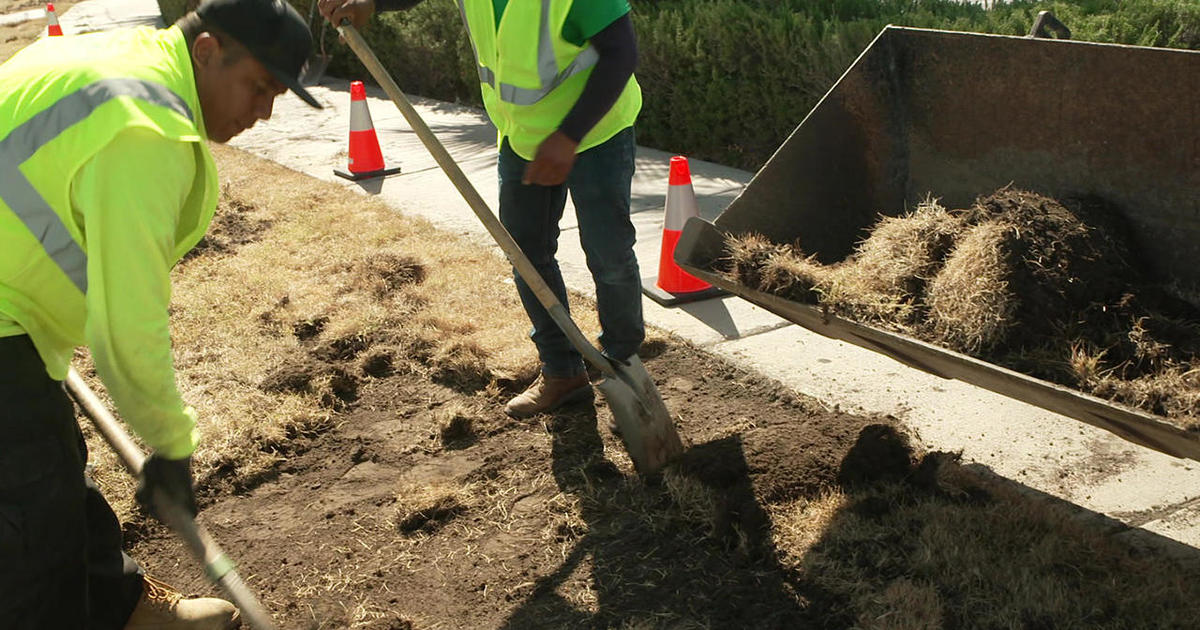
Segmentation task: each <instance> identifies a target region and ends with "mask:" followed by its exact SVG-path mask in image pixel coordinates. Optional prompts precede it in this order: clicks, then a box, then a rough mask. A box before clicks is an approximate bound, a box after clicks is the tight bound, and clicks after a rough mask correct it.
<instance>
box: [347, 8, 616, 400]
mask: <svg viewBox="0 0 1200 630" xmlns="http://www.w3.org/2000/svg"><path fill="white" fill-rule="evenodd" d="M338 32H339V33H340V34H341V35H342V38H343V39H345V40H346V43H347V44H348V45H349V46H350V49H351V50H353V51H354V54H355V55H358V58H359V60H361V61H362V62H363V65H365V66H366V67H367V70H368V71H369V72H370V73H371V76H373V77H375V80H376V81H378V82H379V85H380V86H381V87H383V91H384V92H387V95H388V96H389V97H390V98H391V99H392V102H393V103H395V105H396V107H397V108H398V109H399V110H400V113H401V114H403V115H404V119H405V120H407V121H408V124H409V126H410V127H412V130H413V131H414V132H416V134H417V137H418V138H420V139H421V142H422V143H423V144H424V145H425V148H426V149H427V150H428V151H429V153H430V155H432V156H433V159H434V160H435V161H436V162H437V163H438V166H441V167H442V170H443V171H445V173H446V176H447V177H449V178H450V182H451V183H453V184H454V187H455V188H457V189H458V192H459V194H461V195H462V197H463V199H464V200H466V202H467V205H468V206H470V207H471V210H472V211H473V212H474V213H475V216H477V217H479V220H480V221H481V222H482V223H483V226H484V227H485V228H487V231H488V233H489V234H491V235H492V238H493V239H495V241H496V244H497V245H499V246H500V249H501V250H502V251H503V252H504V255H505V256H507V257H508V260H509V262H511V263H512V265H513V267H516V269H517V273H518V274H519V275H520V276H521V278H522V279H523V280H525V283H526V284H528V285H529V288H530V289H531V290H532V291H533V293H534V295H536V296H537V299H538V301H539V302H541V303H542V306H544V307H545V308H546V311H547V312H549V313H550V317H552V318H554V322H555V323H556V324H558V327H559V328H561V329H562V331H563V333H564V334H565V335H566V336H567V339H568V340H569V341H570V342H571V345H573V346H575V349H576V350H578V351H579V353H580V354H582V355H583V358H584V359H586V360H587V361H588V363H591V364H592V365H594V366H596V368H597V369H599V370H600V371H601V372H603V373H604V374H605V375H606V376H611V377H615V376H616V372H615V370H614V369H613V367H612V364H611V363H609V362H608V360H607V359H605V358H604V355H603V354H601V353H600V351H599V350H597V349H596V347H595V346H593V345H592V344H591V342H589V341H588V340H587V337H585V336H584V334H583V332H582V331H580V330H579V327H578V326H577V325H576V324H575V322H574V320H572V319H571V316H570V314H569V313H568V312H567V309H566V308H565V307H564V306H563V305H562V303H561V302H559V301H558V298H557V297H556V296H555V295H554V292H553V291H552V290H551V289H550V286H549V285H547V284H546V281H545V280H544V279H542V275H541V274H540V273H538V271H537V269H535V268H534V266H533V263H531V262H530V261H529V258H527V257H526V256H525V253H524V252H522V251H521V248H520V246H518V245H517V242H516V241H515V240H513V237H512V235H510V234H509V233H508V230H506V229H504V225H503V224H502V223H500V220H499V219H497V218H496V215H495V214H493V213H492V211H491V209H490V208H488V205H487V202H486V201H484V200H483V197H481V196H480V195H479V191H477V190H476V189H475V186H474V185H472V184H471V181H470V180H468V179H467V176H466V175H465V174H464V173H463V172H462V169H460V168H459V167H458V164H457V163H456V162H455V161H454V158H452V157H450V152H449V151H447V150H446V147H445V146H443V145H442V142H441V141H440V140H438V139H437V136H435V135H433V132H432V131H430V129H429V125H427V124H425V121H424V120H423V119H422V118H421V115H420V114H418V113H417V110H416V109H414V108H413V106H412V103H409V102H408V98H407V97H405V96H404V93H403V92H401V91H400V87H399V86H397V85H396V82H395V81H393V80H392V76H391V75H390V74H389V73H388V71H387V69H386V68H384V67H383V64H382V63H380V62H379V58H378V57H376V56H375V53H374V52H373V51H372V50H371V47H370V46H368V45H367V42H366V40H364V39H363V38H362V35H360V34H359V33H358V30H356V29H355V28H354V27H353V26H352V25H351V24H350V22H349V20H343V21H342V24H341V26H338Z"/></svg>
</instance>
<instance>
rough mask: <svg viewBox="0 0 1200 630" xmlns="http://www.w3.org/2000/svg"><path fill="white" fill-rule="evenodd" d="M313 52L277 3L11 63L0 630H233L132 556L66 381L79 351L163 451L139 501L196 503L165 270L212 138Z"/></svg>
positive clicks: (4, 83)
mask: <svg viewBox="0 0 1200 630" xmlns="http://www.w3.org/2000/svg"><path fill="white" fill-rule="evenodd" d="M311 48H312V37H311V35H310V34H309V30H308V27H307V25H306V24H305V21H304V20H303V18H301V17H300V16H299V15H298V14H297V12H296V11H295V9H292V8H291V7H290V6H288V5H287V4H285V3H284V2H282V1H281V0H210V1H209V2H207V3H205V4H202V5H201V6H200V7H199V8H198V9H197V11H196V12H193V13H189V14H188V15H186V16H184V17H183V18H181V19H180V20H179V22H177V23H176V24H175V25H173V26H172V27H170V28H166V29H162V30H155V29H152V28H149V27H142V28H137V29H124V30H119V31H113V32H108V33H96V34H88V35H79V36H68V37H49V38H44V39H42V40H41V41H38V42H36V43H34V44H32V45H30V46H28V47H27V48H25V49H23V50H21V51H20V52H18V53H16V54H15V55H14V56H13V57H12V58H11V59H9V60H8V61H7V62H5V63H4V64H3V65H0V567H3V569H2V570H0V626H2V627H4V628H6V629H10V630H17V629H35V628H37V629H49V628H55V629H58V628H62V629H68V628H69V629H79V628H89V629H94V628H105V629H107V628H117V629H119V628H150V627H153V628H160V629H168V628H194V629H201V628H214V629H215V628H226V627H234V626H235V625H237V624H238V623H239V622H238V619H237V617H238V612H237V610H236V608H235V607H234V606H233V605H232V604H230V603H228V602H225V601H223V600H220V599H215V598H198V599H183V598H181V596H180V594H179V593H178V592H175V591H174V590H173V589H170V588H169V587H166V586H165V585H163V584H162V583H160V582H157V581H155V580H153V579H151V578H148V577H145V576H143V575H142V571H141V569H140V568H139V567H138V565H137V564H136V563H134V562H133V561H132V560H131V559H130V558H129V557H128V556H125V555H124V553H123V552H122V546H121V530H120V526H119V524H118V522H117V519H116V517H115V515H114V514H113V511H112V510H111V508H110V507H109V505H108V503H107V502H106V501H105V499H104V497H103V496H102V495H101V494H100V492H99V490H98V489H97V488H96V486H95V484H94V483H93V482H92V481H91V479H88V478H87V477H86V475H85V469H84V465H85V461H86V459H87V453H86V447H85V445H84V441H83V438H82V436H81V432H80V428H79V425H78V423H77V422H76V419H75V414H74V408H73V407H72V405H71V403H70V401H69V399H68V398H67V396H66V393H65V391H64V390H63V386H62V380H63V379H64V378H65V376H66V374H67V370H68V364H69V362H70V360H71V357H72V354H73V352H74V350H75V348H76V347H78V346H84V345H86V346H87V347H88V348H89V349H90V350H91V356H92V359H93V361H94V363H95V367H96V373H97V374H98V375H99V376H100V379H101V380H102V381H103V382H104V385H105V387H106V388H107V390H108V393H109V395H110V396H111V397H112V400H113V401H114V403H115V404H116V407H117V409H118V411H119V413H120V414H121V415H122V417H123V418H124V419H125V421H126V422H128V424H129V425H130V426H131V427H132V428H133V429H134V430H135V431H136V432H137V433H138V435H140V436H141V438H142V440H143V441H144V442H145V443H146V444H147V445H148V446H149V447H150V448H151V449H152V452H151V455H150V456H149V458H148V459H147V460H146V462H145V466H144V468H143V471H142V476H141V479H140V481H139V490H138V498H139V500H140V501H142V502H143V504H144V505H146V507H147V508H148V509H149V511H150V512H151V513H155V505H154V502H153V501H150V500H149V499H148V497H150V496H166V497H168V498H169V499H170V500H173V501H175V502H179V503H182V504H183V505H184V506H186V507H187V508H188V509H189V510H190V511H191V513H192V514H195V512H196V503H195V496H194V494H193V488H192V475H191V461H190V456H191V454H192V452H193V450H194V449H195V448H196V443H197V431H196V416H195V413H194V412H193V410H192V409H191V408H189V407H187V406H185V405H184V403H183V401H182V399H181V398H180V394H179V391H178V389H177V387H176V383H175V374H174V368H173V365H172V356H171V341H170V334H169V330H168V305H169V301H170V295H171V285H170V278H169V272H170V270H171V267H172V266H173V265H174V264H175V263H176V262H177V261H178V260H179V259H180V258H181V257H182V256H183V255H184V253H186V252H187V251H188V250H189V249H191V248H192V246H194V245H195V244H196V243H197V241H199V240H200V238H201V236H203V234H204V232H205V230H206V229H207V228H208V224H209V222H210V221H211V219H212V216H213V212H214V210H215V209H216V204H217V193H218V186H217V173H216V168H215V165H214V163H213V159H212V155H211V154H210V152H209V148H208V145H207V140H213V141H215V142H225V141H227V140H229V139H230V138H232V137H234V136H236V135H237V134H239V133H241V132H242V131H244V130H246V129H248V128H249V127H251V126H252V125H253V124H254V123H255V122H257V121H258V120H260V119H262V120H265V119H267V118H269V117H270V115H271V110H272V106H273V104H274V100H275V98H276V97H277V96H279V95H280V94H282V93H283V92H284V91H286V90H287V88H291V89H292V90H293V91H294V92H296V93H297V94H299V95H300V96H301V97H302V98H304V99H305V100H306V101H308V102H309V103H310V104H311V105H314V106H317V103H316V101H315V100H313V99H312V97H311V96H310V95H308V94H307V92H305V91H304V90H303V89H302V88H301V87H300V86H299V84H298V83H297V80H296V79H297V77H298V75H299V73H300V70H301V66H302V65H303V63H304V61H305V60H306V59H307V57H308V55H309V53H310V51H311Z"/></svg>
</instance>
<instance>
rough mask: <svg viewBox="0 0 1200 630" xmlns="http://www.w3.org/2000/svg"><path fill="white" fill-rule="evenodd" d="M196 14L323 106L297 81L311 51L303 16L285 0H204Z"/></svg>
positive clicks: (308, 100) (306, 98) (282, 80)
mask: <svg viewBox="0 0 1200 630" xmlns="http://www.w3.org/2000/svg"><path fill="white" fill-rule="evenodd" d="M196 14H197V15H199V16H200V17H201V18H203V19H204V21H205V22H207V23H208V24H210V25H212V26H215V27H217V28H219V29H221V30H222V31H224V32H225V33H227V34H228V35H229V36H230V37H232V38H234V39H235V40H237V42H238V43H239V44H241V45H242V46H245V47H246V50H249V51H250V54H251V55H254V58H255V59H257V60H258V61H259V63H261V64H262V65H263V66H264V67H265V68H266V69H267V70H268V71H270V72H271V74H272V75H274V77H275V78H276V79H278V80H279V82H280V83H282V84H284V85H286V86H287V87H288V89H290V90H291V91H292V92H295V93H296V96H299V97H300V98H301V99H303V100H304V102H305V103H308V104H309V105H312V106H313V107H316V108H317V109H321V104H320V103H318V102H317V99H315V98H313V97H312V94H309V93H308V90H306V89H304V88H303V87H301V85H300V81H299V80H298V78H299V76H300V71H301V69H303V68H304V63H305V62H306V61H307V60H308V55H309V53H311V52H312V33H309V31H308V24H306V23H305V22H304V18H302V17H300V14H299V13H297V12H296V10H295V9H293V8H292V6H291V5H290V4H288V3H287V2H285V1H284V0H205V1H204V2H203V3H201V4H200V6H199V7H197V8H196Z"/></svg>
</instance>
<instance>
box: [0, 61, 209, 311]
mask: <svg viewBox="0 0 1200 630" xmlns="http://www.w3.org/2000/svg"><path fill="white" fill-rule="evenodd" d="M119 96H128V97H130V98H136V99H138V100H142V101H146V102H147V103H151V104H153V105H160V106H162V107H166V108H168V109H171V110H174V111H175V112H178V113H179V114H180V115H183V116H186V117H187V118H188V120H192V121H193V122H194V121H195V119H194V118H193V117H192V110H191V108H190V107H188V104H187V102H186V101H184V100H183V99H182V98H181V97H180V96H179V95H177V94H175V93H174V92H172V91H171V90H169V89H167V88H166V87H165V86H163V85H160V84H158V83H153V82H150V81H142V80H139V79H102V80H100V81H96V82H95V83H91V84H88V85H85V86H84V87H82V88H79V89H78V90H76V91H75V92H72V93H71V94H68V95H67V96H64V97H63V98H61V99H59V100H58V101H57V102H56V103H54V104H53V105H51V106H50V107H48V108H46V109H44V110H42V111H40V112H38V113H37V114H36V115H34V116H33V118H30V119H29V120H27V121H25V122H24V123H22V124H21V126H20V127H17V128H16V129H13V130H12V132H11V133H9V134H8V136H7V137H5V138H4V139H3V140H0V199H3V200H4V203H6V204H8V207H9V208H12V210H13V212H15V213H16V215H17V217H19V218H20V219H21V222H22V223H24V224H25V227H26V228H28V229H29V231H30V232H32V233H33V235H34V236H36V237H37V239H38V241H40V242H41V244H42V248H43V249H45V250H46V253H47V254H48V255H49V256H50V258H51V259H52V260H53V261H54V263H55V264H57V265H58V267H59V269H62V270H63V273H65V274H67V277H68V278H70V279H71V282H72V283H74V285H75V287H76V288H78V289H79V290H80V291H81V292H82V293H85V294H86V293H87V254H85V253H83V250H82V249H80V248H79V244H78V243H76V242H75V240H74V239H72V238H71V233H70V231H68V230H67V227H66V226H65V225H63V222H62V219H60V218H59V216H58V215H57V214H55V212H54V209H53V208H51V207H50V204H48V203H46V200H45V199H44V198H43V197H42V195H41V194H40V193H39V192H38V191H37V189H36V188H34V187H33V184H31V183H30V182H29V180H28V179H27V178H26V177H25V174H24V173H22V172H21V170H20V166H21V164H23V163H24V162H25V161H26V160H28V159H29V158H31V157H33V154H34V153H36V152H37V151H38V149H40V148H42V147H43V146H45V145H46V144H48V143H49V142H50V141H51V140H54V139H55V138H56V137H58V134H60V133H62V132H63V131H65V130H66V129H67V128H68V127H70V126H71V125H74V124H75V123H77V122H80V121H82V120H83V119H85V118H87V117H88V116H90V115H91V113H92V112H93V111H95V110H96V109H97V108H99V107H100V106H101V105H103V104H104V103H106V102H108V101H109V100H111V99H114V98H117V97H119Z"/></svg>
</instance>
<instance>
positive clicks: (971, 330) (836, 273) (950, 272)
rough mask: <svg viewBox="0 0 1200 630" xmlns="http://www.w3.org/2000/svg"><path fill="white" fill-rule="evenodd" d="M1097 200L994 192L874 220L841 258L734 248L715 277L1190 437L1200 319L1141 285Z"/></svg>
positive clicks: (753, 240)
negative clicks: (1016, 374)
mask: <svg viewBox="0 0 1200 630" xmlns="http://www.w3.org/2000/svg"><path fill="white" fill-rule="evenodd" d="M1127 233H1128V231H1127V230H1126V229H1125V228H1124V226H1123V224H1122V219H1121V216H1120V214H1119V213H1118V212H1117V211H1116V210H1115V209H1113V208H1111V207H1110V206H1109V205H1108V204H1106V203H1104V202H1103V201H1100V200H1097V199H1093V198H1085V199H1067V200H1062V201H1058V200H1054V199H1050V198H1048V197H1045V196H1042V195H1038V194H1036V193H1031V192H1026V191H1021V190H1015V189H1012V188H1003V189H1001V190H998V191H996V192H995V193H993V194H991V195H988V196H986V197H982V198H980V199H978V200H977V201H976V202H975V204H974V205H972V206H971V207H969V208H966V209H961V210H947V209H945V208H943V207H941V206H940V205H939V204H938V203H937V202H936V201H933V200H927V201H926V202H924V203H922V204H919V205H918V206H917V207H916V208H915V209H914V210H913V211H911V212H909V213H908V214H906V215H904V216H900V217H882V218H881V219H879V221H878V222H877V223H876V224H875V225H874V226H873V227H872V228H871V229H870V232H869V234H868V236H867V237H866V238H865V239H864V240H863V241H862V242H860V243H859V244H858V246H857V247H856V248H855V250H854V252H853V253H852V254H851V255H850V256H849V257H847V258H846V259H845V260H843V261H840V262H837V263H834V264H830V265H822V264H820V263H819V262H817V260H816V258H815V256H812V255H810V254H808V253H806V252H804V251H802V250H801V249H800V248H799V247H798V246H796V245H786V244H785V245H779V244H775V243H771V242H770V241H768V240H767V239H765V238H763V237H762V236H759V235H756V234H745V235H735V236H731V237H730V238H729V239H728V241H727V243H726V254H725V259H724V260H723V268H722V269H721V271H722V272H723V273H725V274H726V276H727V277H730V278H731V279H732V280H734V281H736V282H738V283H740V284H744V285H746V286H750V287H753V288H756V289H759V290H761V291H765V292H768V293H772V294H775V295H779V296H781V297H784V298H786V299H789V300H792V301H797V302H803V303H810V304H819V305H821V306H822V307H824V308H825V309H827V310H828V311H830V312H832V313H834V314H836V315H839V316H842V317H845V318H847V319H851V320H854V321H858V322H862V323H867V324H872V325H878V326H880V327H883V328H886V329H888V330H892V331H895V332H900V333H903V334H908V335H912V336H915V337H918V338H920V339H924V340H926V341H930V342H932V343H936V344H938V345H941V346H944V347H946V348H949V349H951V350H955V351H957V352H963V353H966V354H970V355H972V356H976V357H979V358H982V359H985V360H988V361H991V362H994V363H997V364H999V365H1003V366H1005V367H1010V368H1013V369H1018V370H1020V371H1023V372H1026V373H1028V374H1031V375H1033V376H1036V377H1038V378H1044V379H1048V380H1051V381H1054V382H1058V383H1062V384H1065V385H1070V386H1072V387H1077V388H1079V389H1081V390H1083V391H1085V392H1089V393H1092V394H1095V395H1099V396H1104V397H1107V398H1109V399H1111V400H1115V401H1118V402H1122V403H1125V404H1128V405H1131V406H1135V407H1138V408H1141V409H1144V410H1147V411H1150V412H1152V413H1156V414H1160V415H1164V416H1167V417H1170V418H1173V419H1176V420H1178V421H1180V422H1182V423H1183V424H1185V425H1186V426H1189V427H1190V426H1197V425H1200V354H1198V351H1200V309H1198V308H1197V307H1196V306H1195V305H1193V304H1191V303H1189V302H1187V301H1185V300H1183V299H1179V298H1178V297H1173V296H1172V294H1171V292H1170V291H1169V290H1168V288H1167V287H1161V286H1157V285H1153V284H1151V283H1149V282H1147V280H1146V279H1145V276H1144V275H1143V273H1142V271H1141V270H1140V269H1139V268H1137V266H1136V265H1135V264H1133V261H1135V260H1136V255H1135V254H1134V253H1133V252H1132V251H1131V245H1130V243H1128V242H1127V241H1126V240H1125V235H1126V234H1127Z"/></svg>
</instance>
